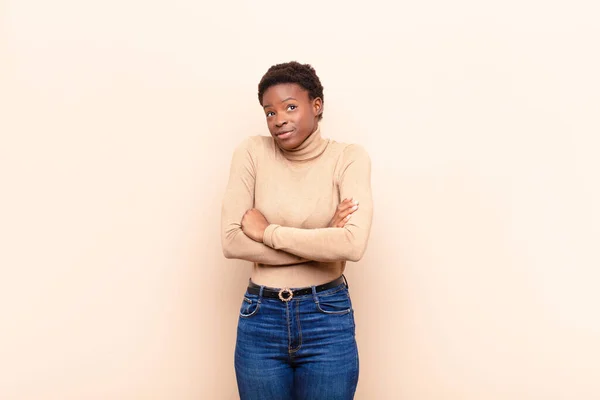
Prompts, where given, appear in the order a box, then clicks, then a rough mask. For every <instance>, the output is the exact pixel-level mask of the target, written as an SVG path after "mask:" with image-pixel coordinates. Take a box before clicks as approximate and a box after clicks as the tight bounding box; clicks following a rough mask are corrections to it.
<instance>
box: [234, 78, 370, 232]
mask: <svg viewBox="0 0 600 400" xmlns="http://www.w3.org/2000/svg"><path fill="white" fill-rule="evenodd" d="M262 104H263V109H264V112H265V117H266V119H267V126H268V127H269V132H270V133H271V136H273V138H274V139H275V141H276V142H277V144H278V145H279V147H281V148H283V149H285V150H293V149H295V148H297V147H298V146H300V145H301V144H302V143H303V142H304V141H305V140H306V138H307V137H309V136H310V134H311V133H313V132H314V131H315V130H316V129H317V126H318V120H319V115H320V114H321V112H322V111H323V101H322V100H321V98H319V97H317V98H314V99H311V98H310V97H309V95H308V91H307V90H305V89H304V88H302V87H301V86H300V85H298V84H295V83H282V84H278V85H274V86H271V87H270V88H268V89H267V90H266V91H265V93H264V95H263V99H262ZM286 132H291V133H290V134H289V136H286V137H282V136H281V135H282V134H283V133H286ZM357 209H358V201H355V200H353V199H344V200H343V201H342V202H341V203H340V204H339V206H338V207H337V209H336V212H335V214H334V215H333V217H332V218H331V221H330V222H329V227H332V228H343V227H344V226H345V225H346V222H348V220H349V219H350V217H351V216H352V213H354V212H355V211H356V210H357ZM268 226H269V221H267V219H266V218H265V216H264V215H263V214H262V213H261V212H260V211H259V210H257V209H256V208H252V209H250V210H248V211H246V213H244V216H243V217H242V231H243V232H244V233H245V234H246V236H248V237H249V238H251V239H252V240H254V241H257V242H261V243H262V241H263V235H264V232H265V229H267V227H268Z"/></svg>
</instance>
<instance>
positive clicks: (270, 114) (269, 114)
mask: <svg viewBox="0 0 600 400" xmlns="http://www.w3.org/2000/svg"><path fill="white" fill-rule="evenodd" d="M273 115H275V113H274V112H273V111H269V112H268V113H267V117H272V116H273Z"/></svg>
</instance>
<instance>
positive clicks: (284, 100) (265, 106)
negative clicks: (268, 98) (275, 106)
mask: <svg viewBox="0 0 600 400" xmlns="http://www.w3.org/2000/svg"><path fill="white" fill-rule="evenodd" d="M288 100H296V101H298V100H297V99H295V98H293V97H288V98H287V99H283V100H281V102H282V103H285V102H286V101H288ZM267 107H272V106H271V105H270V104H265V105H264V106H263V108H267Z"/></svg>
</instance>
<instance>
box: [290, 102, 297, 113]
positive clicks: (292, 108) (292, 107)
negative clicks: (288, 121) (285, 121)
mask: <svg viewBox="0 0 600 400" xmlns="http://www.w3.org/2000/svg"><path fill="white" fill-rule="evenodd" d="M296 108H298V107H296V106H295V105H293V104H290V105H289V106H288V110H290V111H293V110H295V109H296Z"/></svg>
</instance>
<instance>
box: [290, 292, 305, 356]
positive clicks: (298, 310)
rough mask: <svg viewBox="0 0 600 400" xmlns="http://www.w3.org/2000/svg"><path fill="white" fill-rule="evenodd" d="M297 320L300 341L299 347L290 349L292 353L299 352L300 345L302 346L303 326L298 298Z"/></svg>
mask: <svg viewBox="0 0 600 400" xmlns="http://www.w3.org/2000/svg"><path fill="white" fill-rule="evenodd" d="M296 322H297V323H298V337H299V342H298V347H296V348H295V349H291V350H289V352H290V354H291V353H295V352H297V351H298V350H300V347H302V327H301V326H300V301H299V300H296Z"/></svg>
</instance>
